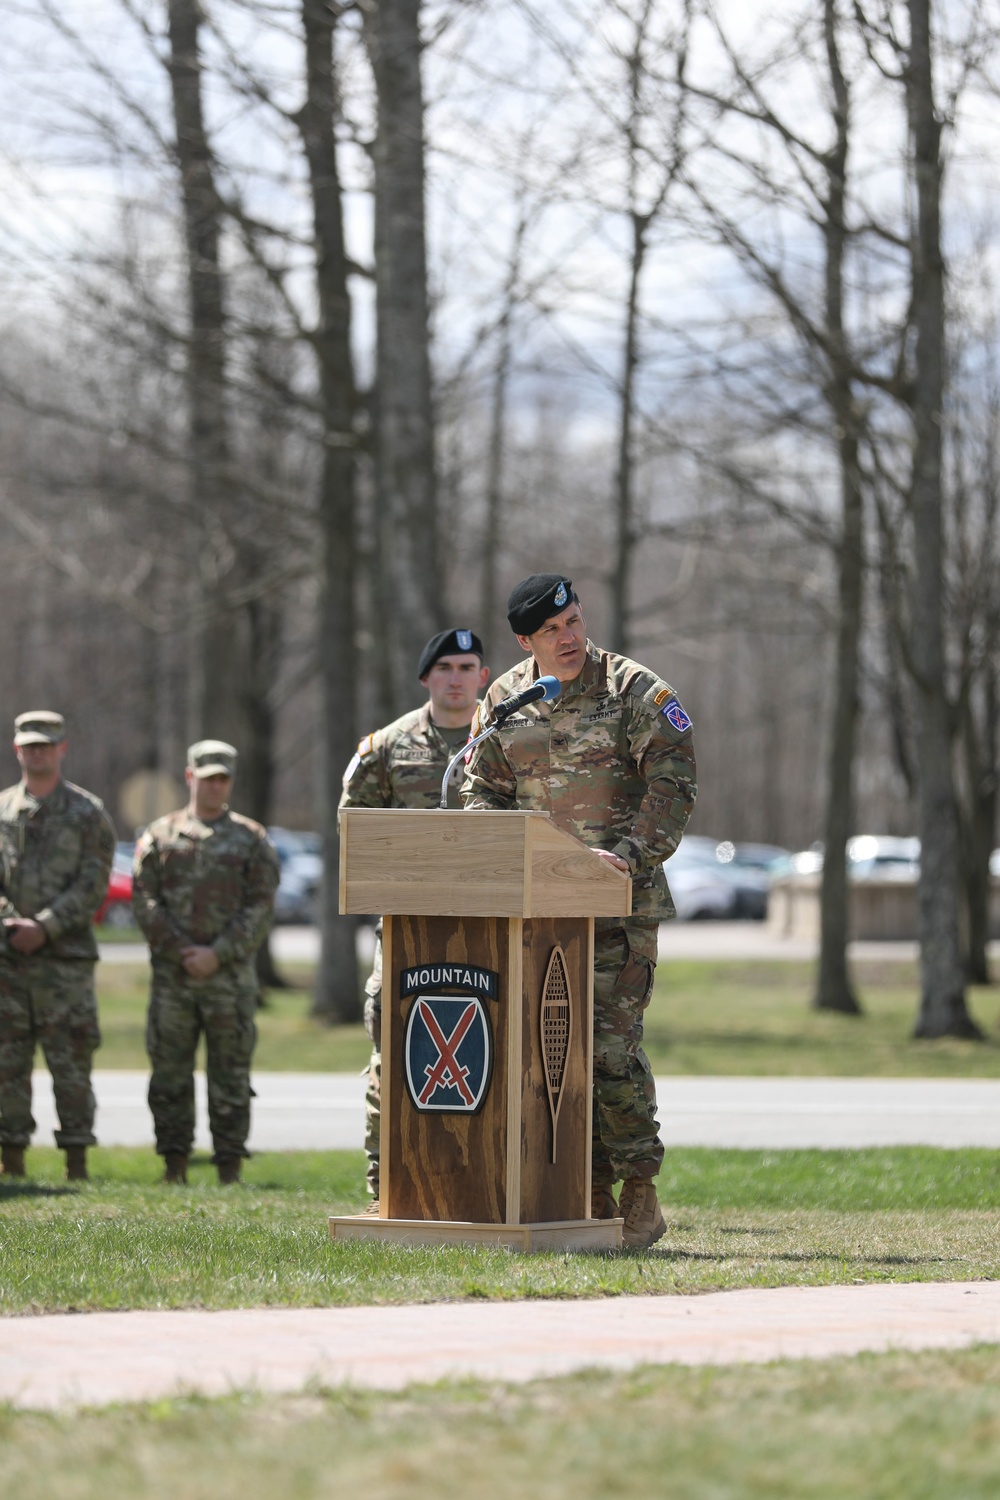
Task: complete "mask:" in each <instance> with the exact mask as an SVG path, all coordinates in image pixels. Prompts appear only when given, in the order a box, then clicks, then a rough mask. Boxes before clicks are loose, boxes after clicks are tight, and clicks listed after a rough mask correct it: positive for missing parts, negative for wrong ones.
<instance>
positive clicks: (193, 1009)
mask: <svg viewBox="0 0 1000 1500" xmlns="http://www.w3.org/2000/svg"><path fill="white" fill-rule="evenodd" d="M257 1000H258V988H257V978H256V974H255V973H254V970H253V967H252V965H241V966H240V967H239V968H238V969H224V970H223V971H222V972H221V973H219V974H213V975H212V977H211V978H210V979H201V980H195V979H189V978H188V977H187V976H186V975H184V974H182V973H179V972H178V970H177V969H174V968H169V969H168V968H165V967H164V968H154V970H153V983H152V988H151V992H150V998H149V1014H148V1016H147V1019H146V1050H147V1052H148V1053H149V1060H150V1063H151V1064H152V1070H153V1071H152V1077H151V1078H150V1080H149V1108H150V1110H151V1111H152V1115H153V1125H154V1127H155V1130H156V1149H157V1151H158V1152H159V1154H160V1155H161V1156H166V1155H167V1153H168V1152H171V1153H173V1152H176V1153H178V1154H179V1155H181V1156H187V1155H189V1154H190V1151H191V1146H192V1144H193V1142H194V1063H195V1052H196V1051H197V1047H198V1040H199V1037H200V1036H201V1035H202V1034H204V1037H205V1072H206V1075H207V1079H208V1123H209V1128H210V1129H211V1132H212V1145H213V1146H214V1148H215V1156H214V1158H213V1160H215V1161H221V1160H224V1159H226V1158H232V1157H240V1156H248V1155H249V1152H248V1151H247V1148H246V1142H247V1136H248V1135H249V1134H250V1100H251V1098H252V1097H253V1090H252V1089H251V1087H250V1059H251V1057H252V1056H253V1049H254V1045H255V1043H256V1041H257V1023H256V1019H255V1017H256V1012H257Z"/></svg>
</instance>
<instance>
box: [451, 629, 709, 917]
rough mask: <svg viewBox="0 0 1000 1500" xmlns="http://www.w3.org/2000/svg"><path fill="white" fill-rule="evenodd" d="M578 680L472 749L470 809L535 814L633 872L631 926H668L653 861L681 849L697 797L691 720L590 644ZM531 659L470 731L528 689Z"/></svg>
mask: <svg viewBox="0 0 1000 1500" xmlns="http://www.w3.org/2000/svg"><path fill="white" fill-rule="evenodd" d="M587 652H588V659H587V662H586V664H585V665H584V668H583V671H582V672H581V673H580V675H579V677H577V678H575V679H574V680H573V681H572V682H567V683H564V684H563V690H562V693H561V694H560V696H559V697H558V698H557V699H556V700H555V702H554V703H544V702H542V703H530V704H528V705H527V706H526V707H524V708H522V709H521V710H520V711H519V712H518V713H515V714H512V715H511V717H510V718H509V719H508V720H507V721H506V723H505V724H504V725H503V726H502V727H501V728H500V729H499V730H498V731H497V733H496V734H495V735H494V736H493V737H492V739H489V740H486V742H485V743H484V744H482V745H479V746H478V747H477V748H476V749H475V750H473V751H472V753H471V755H470V757H469V765H468V769H467V771H466V779H465V783H464V785H463V787H462V797H463V800H464V802H465V805H466V807H470V808H505V807H524V808H539V809H541V810H542V811H544V812H548V813H550V814H551V816H552V818H553V820H554V821H555V822H556V823H557V824H558V825H559V827H560V828H564V829H565V830H566V832H567V833H572V834H574V835H575V836H576V838H578V839H581V840H582V841H583V843H585V844H589V845H590V847H591V848H592V849H610V850H611V852H612V853H613V854H617V855H620V856H621V858H622V859H624V860H625V861H626V862H627V864H628V867H629V869H630V870H631V871H632V910H633V913H634V914H635V915H636V916H648V917H663V916H673V915H674V909H673V903H672V902H671V900H670V892H669V890H668V889H667V882H666V878H665V876H664V874H663V867H662V861H663V860H664V859H666V857H667V855H669V854H672V853H673V851H674V850H675V849H676V848H677V845H678V844H679V843H680V839H681V835H682V833H683V832H684V826H685V824H686V823H687V820H688V818H689V817H690V815H691V809H692V807H693V806H694V799H695V795H696V792H697V788H696V785H695V762H694V748H693V746H692V743H691V721H690V720H689V719H688V717H687V714H685V713H684V710H683V709H682V708H681V706H680V704H679V702H678V701H677V695H676V693H675V692H674V690H673V688H672V687H669V686H668V684H667V683H665V682H663V681H662V680H661V679H660V678H659V677H657V676H655V674H654V673H652V672H650V671H649V670H648V669H647V668H646V667H641V666H639V665H638V663H637V662H634V661H629V660H628V658H627V657H625V656H617V655H615V653H614V652H612V651H602V650H600V649H599V648H598V647H596V646H594V645H593V644H592V643H591V642H589V641H588V643H587ZM537 675H538V672H537V668H536V667H535V663H534V661H533V660H532V659H531V658H530V657H529V658H528V660H527V661H523V662H520V663H519V664H518V665H517V666H516V667H512V668H511V670H510V671H509V672H507V673H505V674H504V676H503V677H500V678H498V679H497V681H496V682H494V683H493V684H492V686H491V687H490V690H489V692H488V693H487V694H486V697H485V699H484V701H483V706H482V708H481V709H480V711H479V713H478V714H477V715H476V719H475V721H474V722H473V726H472V728H473V733H478V732H479V727H480V721H481V722H482V727H485V726H486V725H487V724H488V723H489V711H490V708H491V706H492V705H493V704H494V703H497V702H499V700H500V699H501V698H506V697H509V696H510V695H511V694H512V693H518V692H521V691H522V690H523V689H524V688H526V687H528V686H530V684H531V682H532V681H533V679H534V678H535V677H537Z"/></svg>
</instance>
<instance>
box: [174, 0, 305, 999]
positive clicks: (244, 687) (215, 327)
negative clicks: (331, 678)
mask: <svg viewBox="0 0 1000 1500" xmlns="http://www.w3.org/2000/svg"><path fill="white" fill-rule="evenodd" d="M167 20H168V29H169V35H170V58H169V63H168V71H169V74H170V85H171V93H172V98H173V108H174V122H175V129H176V151H177V164H178V168H179V171H180V179H181V199H182V203H183V208H184V230H185V240H186V249H187V273H188V300H189V309H190V332H189V341H188V399H189V411H190V417H189V427H190V450H191V482H192V489H193V493H194V499H195V503H196V506H197V508H198V512H199V514H200V515H201V516H202V517H203V519H204V526H205V536H204V540H203V545H202V547H201V549H200V559H201V562H202V576H201V598H202V604H203V606H204V614H205V620H204V624H203V625H202V627H201V636H200V641H199V656H200V671H199V674H198V684H199V692H198V699H197V702H196V706H195V713H196V716H197V724H198V728H197V733H198V734H199V735H210V736H212V737H213V738H218V739H221V740H227V741H228V742H229V743H230V744H233V745H235V746H236V747H237V749H238V750H239V751H240V754H241V764H240V777H239V782H238V786H239V792H238V794H237V799H238V801H239V804H240V806H241V807H243V808H245V810H246V811H247V813H248V814H249V815H250V816H251V817H254V818H256V819H257V820H258V821H259V822H261V823H264V824H266V823H267V822H268V821H269V818H270V806H271V790H272V785H273V772H274V720H273V715H272V713H271V711H270V708H269V696H270V692H271V689H272V687H273V685H274V681H275V679H276V677H277V665H278V649H277V647H278V643H279V642H280V619H278V610H277V606H276V605H275V604H274V603H273V602H272V601H268V600H257V601H254V602H253V603H251V604H249V605H243V606H241V607H236V608H233V607H230V606H229V605H227V603H226V602H225V599H224V597H223V582H225V584H226V585H227V586H228V587H232V586H233V585H237V586H238V585H240V584H241V583H244V582H246V581H247V580H248V579H249V578H250V577H252V576H253V574H254V572H255V568H254V566H253V564H252V563H251V562H250V560H249V558H248V555H247V552H246V544H245V542H244V540H243V537H242V535H241V534H242V532H243V531H244V530H245V526H246V520H245V517H243V516H241V515H240V514H239V500H238V498H237V496H236V495H235V494H234V492H233V479H232V470H231V462H230V458H231V455H230V444H229V430H228V411H227V392H226V321H225V307H224V298H223V277H224V272H223V269H222V263H221V259H220V253H219V251H220V241H221V237H222V229H221V225H222V213H221V206H220V202H219V196H218V192H217V190H216V185H215V177H214V169H213V160H212V150H211V145H210V142H209V139H208V133H207V130H206V128H205V117H204V107H203V99H202V90H203V78H202V63H201V54H200V47H199V42H200V28H201V24H202V12H201V7H200V4H199V3H198V0H168V6H167ZM254 555H255V556H256V549H254ZM220 575H221V576H220ZM265 621H266V625H265ZM257 963H258V973H259V974H260V976H261V978H262V981H264V982H266V983H269V984H279V983H280V982H281V981H280V978H279V976H278V975H277V973H276V971H275V968H274V964H273V962H272V960H271V954H270V948H269V945H268V944H267V943H266V942H265V943H264V945H263V946H262V948H261V950H260V951H259V953H258V959H257Z"/></svg>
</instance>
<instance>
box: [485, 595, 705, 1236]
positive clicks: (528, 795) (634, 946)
mask: <svg viewBox="0 0 1000 1500" xmlns="http://www.w3.org/2000/svg"><path fill="white" fill-rule="evenodd" d="M507 611H508V612H507V618H508V621H509V622H510V626H511V629H512V630H513V631H514V634H515V635H516V637H517V641H518V644H519V645H520V646H521V647H522V649H523V650H525V651H527V652H529V653H530V655H529V656H528V657H527V659H526V660H525V661H523V662H521V663H520V665H519V666H516V667H513V668H512V669H511V671H509V672H507V673H506V674H505V675H504V676H503V677H500V678H498V679H497V681H496V682H495V683H494V684H493V686H492V688H491V689H490V691H489V692H488V693H487V695H486V698H485V700H484V702H483V705H482V708H481V709H480V710H479V713H478V714H477V718H476V721H475V722H474V723H473V726H472V727H473V733H474V734H475V733H478V731H479V729H480V728H485V727H486V726H487V724H488V723H489V719H490V710H491V707H492V705H493V704H494V703H496V702H499V701H500V700H501V699H503V698H507V697H509V696H510V695H512V694H514V693H519V692H521V691H522V689H524V688H526V687H529V686H530V685H531V682H532V681H533V680H534V679H535V678H537V677H540V676H545V675H552V676H555V677H558V678H559V680H560V682H561V683H562V685H563V687H562V692H561V694H560V696H559V697H558V698H557V699H556V700H555V701H554V702H552V703H546V702H544V701H543V702H537V703H531V704H528V705H527V706H526V707H524V708H522V709H521V710H520V711H519V712H517V713H515V714H511V716H510V717H509V718H508V719H507V720H506V722H505V723H504V724H503V726H502V727H501V728H500V729H499V730H498V731H497V733H496V734H495V735H493V736H492V738H491V739H489V740H486V741H485V742H484V743H483V744H482V745H479V746H478V747H477V748H476V749H475V750H473V751H472V753H471V756H470V760H469V765H468V768H467V771H466V779H465V782H464V785H463V788H462V796H463V799H464V801H465V805H466V807H472V808H506V807H523V808H539V809H543V810H544V811H546V812H548V813H550V814H551V816H552V818H553V819H554V821H555V822H556V823H558V825H559V826H560V827H561V828H565V829H566V831H567V832H568V833H572V834H574V835H575V836H576V837H577V838H578V839H581V840H582V841H583V842H584V843H585V844H588V845H589V846H590V847H591V848H592V849H593V850H594V852H595V853H596V854H598V855H600V857H601V858H602V859H605V860H607V861H608V862H609V863H610V864H612V865H614V866H615V868H616V869H619V870H622V871H623V872H627V873H628V874H630V875H631V876H632V910H633V915H632V916H631V917H626V918H624V919H623V918H620V917H608V918H598V920H597V922H596V923H595V936H594V1134H593V1184H594V1189H593V1203H592V1209H591V1211H592V1213H593V1215H594V1217H595V1218H612V1217H614V1215H615V1214H616V1212H617V1213H621V1215H622V1217H623V1218H624V1220H625V1226H624V1229H623V1238H624V1240H625V1243H626V1244H627V1245H633V1246H643V1245H651V1244H653V1243H654V1242H655V1241H656V1240H658V1239H659V1238H660V1237H661V1235H662V1234H663V1233H664V1232H665V1229H666V1225H665V1224H664V1221H663V1215H662V1213H661V1211H660V1206H659V1204H658V1202H657V1199H656V1189H655V1187H654V1185H653V1181H652V1179H653V1178H654V1177H655V1176H656V1174H657V1172H658V1171H659V1168H660V1164H661V1162H662V1160H663V1146H662V1144H661V1142H660V1139H659V1133H658V1126H657V1121H656V1090H655V1087H654V1083H653V1077H652V1073H651V1071H650V1067H649V1063H648V1061H647V1059H646V1054H645V1053H644V1052H643V1050H642V1017H643V1012H644V1011H645V1009H646V1006H647V1005H648V1004H649V999H650V996H651V994H652V989H653V971H654V968H655V964H656V935H657V927H658V924H659V921H660V919H661V918H663V917H672V916H674V914H675V913H674V909H673V905H672V903H671V900H670V892H669V891H668V889H667V883H666V879H665V877H664V874H663V868H662V862H663V860H664V859H665V858H666V857H667V855H668V854H672V853H673V851H674V849H676V847H677V845H678V843H679V842H680V839H681V835H682V833H683V831H684V826H685V824H686V823H687V820H688V818H689V816H690V813H691V809H692V807H693V806H694V799H695V794H696V787H695V761H694V750H693V748H692V742H691V728H692V726H691V720H690V719H689V718H688V716H687V714H686V713H685V712H684V709H683V708H682V707H681V704H680V702H679V700H678V698H677V694H676V693H675V692H674V690H673V688H672V687H670V686H669V685H668V684H667V683H666V682H664V681H663V680H662V679H661V678H659V677H657V675H656V673H655V672H651V671H649V670H648V668H646V667H642V666H639V664H638V663H637V662H634V661H630V660H629V659H628V658H627V657H624V656H618V655H616V654H615V653H614V652H612V651H602V650H601V649H600V648H599V647H597V646H595V645H593V643H592V642H591V641H589V640H588V639H587V628H586V622H585V620H584V617H583V611H582V609H581V608H580V602H579V599H578V598H577V595H576V593H575V592H574V589H573V582H572V579H570V578H566V577H565V576H564V575H563V574H562V573H535V574H532V576H531V577H530V578H526V579H524V580H523V582H521V583H519V584H518V585H517V587H516V588H515V589H514V590H513V591H512V593H511V595H510V598H509V600H508V601H507ZM619 1178H623V1179H624V1185H623V1187H622V1191H621V1200H620V1202H619V1204H618V1205H617V1206H616V1204H615V1199H614V1194H613V1192H612V1187H613V1184H614V1183H615V1182H616V1181H617V1180H618V1179H619Z"/></svg>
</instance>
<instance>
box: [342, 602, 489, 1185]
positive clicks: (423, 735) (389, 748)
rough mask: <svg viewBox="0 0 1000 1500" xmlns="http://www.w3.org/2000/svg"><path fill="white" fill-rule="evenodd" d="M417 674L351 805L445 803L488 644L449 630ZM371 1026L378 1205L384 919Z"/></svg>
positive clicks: (354, 782) (359, 769) (372, 1166)
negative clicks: (411, 694) (412, 703)
mask: <svg viewBox="0 0 1000 1500" xmlns="http://www.w3.org/2000/svg"><path fill="white" fill-rule="evenodd" d="M417 676H418V678H419V679H420V682H421V684H422V686H423V687H425V688H426V689H427V702H426V703H425V704H424V705H423V707H422V708H416V709H414V710H413V711H412V712H411V713H408V714H404V715H403V717H402V718H401V719H396V720H395V722H394V723H392V724H389V725H387V726H386V728H384V729H377V730H376V731H375V732H374V734H368V735H365V737H364V739H363V740H362V741H361V743H360V744H359V745H358V750H357V754H356V755H355V756H354V758H353V760H352V761H351V763H350V765H349V766H348V767H347V770H346V771H345V773H344V790H343V793H342V795H341V798H340V806H341V809H343V808H345V807H408V808H417V809H419V808H433V807H437V806H438V804H439V802H440V798H441V780H442V777H443V776H444V773H445V769H446V767H447V765H448V762H449V760H451V758H452V756H453V755H455V754H456V753H457V752H458V751H459V750H460V749H461V748H462V746H463V745H464V744H465V742H466V740H467V739H468V737H469V725H470V724H471V722H472V718H473V715H474V714H475V712H476V706H477V702H478V698H479V694H480V693H481V692H482V690H483V688H484V687H485V686H486V684H487V682H488V681H489V677H490V670H489V667H487V666H484V664H483V643H482V641H481V640H480V639H479V637H478V636H477V635H475V634H474V633H473V632H472V631H471V630H442V631H441V633H440V634H439V635H435V636H433V637H432V638H431V639H430V640H429V641H428V642H427V645H426V646H425V647H424V649H423V651H422V652H421V653H420V660H419V662H418V663H417ZM462 769H463V767H462V763H461V762H459V765H458V767H457V768H456V771H455V772H454V773H453V774H452V777H451V780H450V782H449V786H448V806H449V807H454V808H459V807H460V806H461V802H460V800H459V795H458V783H459V782H460V781H461V778H462ZM365 1028H366V1030H367V1032H368V1035H369V1037H370V1038H371V1040H372V1055H371V1063H370V1066H369V1069H368V1091H367V1093H366V1095H365V1154H366V1155H367V1157H368V1191H369V1193H370V1194H371V1196H372V1203H371V1205H370V1206H369V1209H368V1210H367V1211H368V1212H370V1213H374V1212H376V1211H377V1208H378V1194H379V1126H380V1116H381V1092H382V1053H381V1046H382V923H381V921H380V922H379V924H378V927H377V929H376V934H375V964H374V967H373V969H372V973H371V978H370V979H369V980H368V983H367V984H366V986H365Z"/></svg>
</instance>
